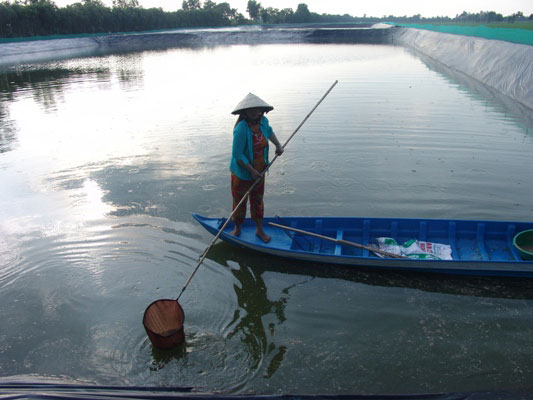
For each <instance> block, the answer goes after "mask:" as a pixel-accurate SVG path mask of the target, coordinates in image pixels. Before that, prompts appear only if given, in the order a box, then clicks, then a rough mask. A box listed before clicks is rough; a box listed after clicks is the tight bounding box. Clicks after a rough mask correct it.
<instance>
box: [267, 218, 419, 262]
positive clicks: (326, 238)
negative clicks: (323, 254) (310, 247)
mask: <svg viewBox="0 0 533 400" xmlns="http://www.w3.org/2000/svg"><path fill="white" fill-rule="evenodd" d="M268 224H269V225H272V226H275V227H276V228H281V229H285V230H288V231H292V232H296V233H301V234H302V235H308V236H313V237H316V238H319V239H324V240H329V241H330V242H335V243H338V244H344V245H346V246H352V247H357V248H359V249H365V250H368V251H372V252H374V253H379V254H382V255H384V256H387V257H390V258H409V257H406V256H402V255H399V254H394V253H389V252H388V251H384V250H380V249H375V248H373V247H370V246H366V245H364V244H359V243H355V242H350V241H348V240H344V239H335V238H332V237H329V236H324V235H319V234H318V233H314V232H308V231H303V230H301V229H296V228H291V227H289V226H285V225H280V224H276V223H274V222H269V223H268Z"/></svg>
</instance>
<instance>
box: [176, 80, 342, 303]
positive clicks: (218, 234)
mask: <svg viewBox="0 0 533 400" xmlns="http://www.w3.org/2000/svg"><path fill="white" fill-rule="evenodd" d="M338 82H339V81H335V82H334V83H333V85H331V87H330V88H329V89H328V91H327V92H326V93H325V94H324V95H323V96H322V98H321V99H320V100H319V101H318V103H316V105H315V106H314V107H313V109H312V110H311V111H310V112H309V114H307V116H306V117H305V118H304V120H303V121H302V122H301V123H300V125H298V127H297V128H296V129H295V130H294V132H293V133H292V135H291V136H289V138H288V139H287V140H286V141H285V143H284V144H283V146H282V147H283V148H285V146H287V144H289V142H290V141H291V139H292V138H293V137H294V135H296V132H298V131H299V130H300V128H301V127H302V125H303V124H304V123H305V122H306V121H307V120H308V119H309V117H310V116H311V114H312V113H313V112H314V111H315V110H316V108H317V107H318V106H319V105H320V103H322V101H323V100H324V99H325V98H326V96H327V95H328V94H329V92H331V91H332V90H333V88H334V87H335V85H336V84H337V83H338ZM277 158H278V155H277V154H276V156H275V157H274V158H273V159H272V161H271V162H270V164H268V165H267V167H266V169H265V170H264V171H263V173H261V176H260V177H259V178H257V179H256V180H255V182H254V183H253V184H252V186H251V187H250V189H248V191H247V192H246V194H245V195H244V197H243V198H242V200H241V201H240V202H239V204H237V206H236V207H235V208H234V209H233V211H232V212H231V214H230V215H229V217H228V218H227V219H226V222H224V224H223V225H222V226H221V227H220V229H219V230H218V233H217V234H216V235H215V238H214V239H213V241H212V242H211V244H210V245H209V246H208V247H207V248H206V249H205V250H204V252H203V253H202V255H201V256H200V260H199V261H198V264H196V267H195V268H194V270H193V271H192V273H191V275H190V276H189V278H188V279H187V282H185V285H184V286H183V289H181V292H180V294H179V295H178V297H177V299H176V301H178V300H179V299H180V297H181V295H182V294H183V292H185V289H187V286H189V283H190V282H191V280H192V278H193V276H194V275H195V274H196V271H198V268H200V265H202V263H203V262H204V260H205V258H206V257H207V253H208V252H209V250H210V249H211V247H213V245H214V244H215V242H216V241H217V240H218V238H219V237H220V235H221V234H222V232H224V229H225V228H226V226H227V225H228V224H229V222H230V221H231V217H233V214H235V213H236V212H237V210H238V208H239V207H240V206H241V205H242V204H243V203H244V202H245V201H246V199H247V198H248V195H249V194H250V193H251V191H252V189H253V188H254V187H255V186H256V185H257V184H258V183H259V182H260V181H261V179H263V178H264V177H265V174H266V172H267V171H268V169H269V168H270V167H271V166H272V164H274V161H276V159H277Z"/></svg>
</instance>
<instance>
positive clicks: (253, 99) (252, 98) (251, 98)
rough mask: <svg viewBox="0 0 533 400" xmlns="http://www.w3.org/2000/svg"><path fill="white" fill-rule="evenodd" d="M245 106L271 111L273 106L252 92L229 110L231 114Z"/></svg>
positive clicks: (239, 111)
mask: <svg viewBox="0 0 533 400" xmlns="http://www.w3.org/2000/svg"><path fill="white" fill-rule="evenodd" d="M247 108H264V109H265V112H269V111H272V110H273V109H274V107H272V106H271V105H270V104H268V103H267V102H266V101H264V100H262V99H260V98H259V97H257V96H256V95H255V94H253V93H248V94H247V95H246V96H245V97H244V99H242V100H241V101H240V103H239V104H237V107H235V109H234V110H233V111H232V112H231V113H232V114H240V113H241V111H243V110H246V109H247Z"/></svg>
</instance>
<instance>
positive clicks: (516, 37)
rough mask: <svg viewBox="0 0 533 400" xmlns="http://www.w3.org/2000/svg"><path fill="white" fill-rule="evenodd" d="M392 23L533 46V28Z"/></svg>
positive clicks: (393, 23) (392, 23)
mask: <svg viewBox="0 0 533 400" xmlns="http://www.w3.org/2000/svg"><path fill="white" fill-rule="evenodd" d="M390 24H391V25H396V26H402V27H405V28H416V29H425V30H429V31H435V32H443V33H452V34H456V35H465V36H476V37H481V38H485V39H493V40H504V41H506V42H511V43H520V44H527V45H530V46H533V30H528V29H515V28H497V27H489V26H486V25H477V26H466V25H432V24H400V23H396V22H390Z"/></svg>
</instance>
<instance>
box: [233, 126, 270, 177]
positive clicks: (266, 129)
mask: <svg viewBox="0 0 533 400" xmlns="http://www.w3.org/2000/svg"><path fill="white" fill-rule="evenodd" d="M259 128H260V129H261V132H262V133H263V136H264V137H265V138H266V140H267V146H266V147H265V162H266V164H267V165H268V140H269V138H270V136H271V135H272V133H273V130H272V128H271V126H270V124H269V123H268V119H267V118H266V117H265V116H263V117H262V118H261V121H260V122H259ZM238 160H241V161H242V162H243V163H244V165H246V164H253V160H254V150H253V138H252V130H251V129H250V127H249V126H248V123H247V122H246V121H245V120H242V121H240V122H239V123H238V124H237V126H235V129H233V148H232V152H231V162H230V167H229V169H230V170H231V172H233V173H234V174H235V175H236V176H237V177H238V178H239V179H243V180H246V181H251V180H253V178H252V175H251V174H250V173H249V172H248V170H247V169H246V168H243V167H241V166H240V165H239V163H238Z"/></svg>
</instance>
